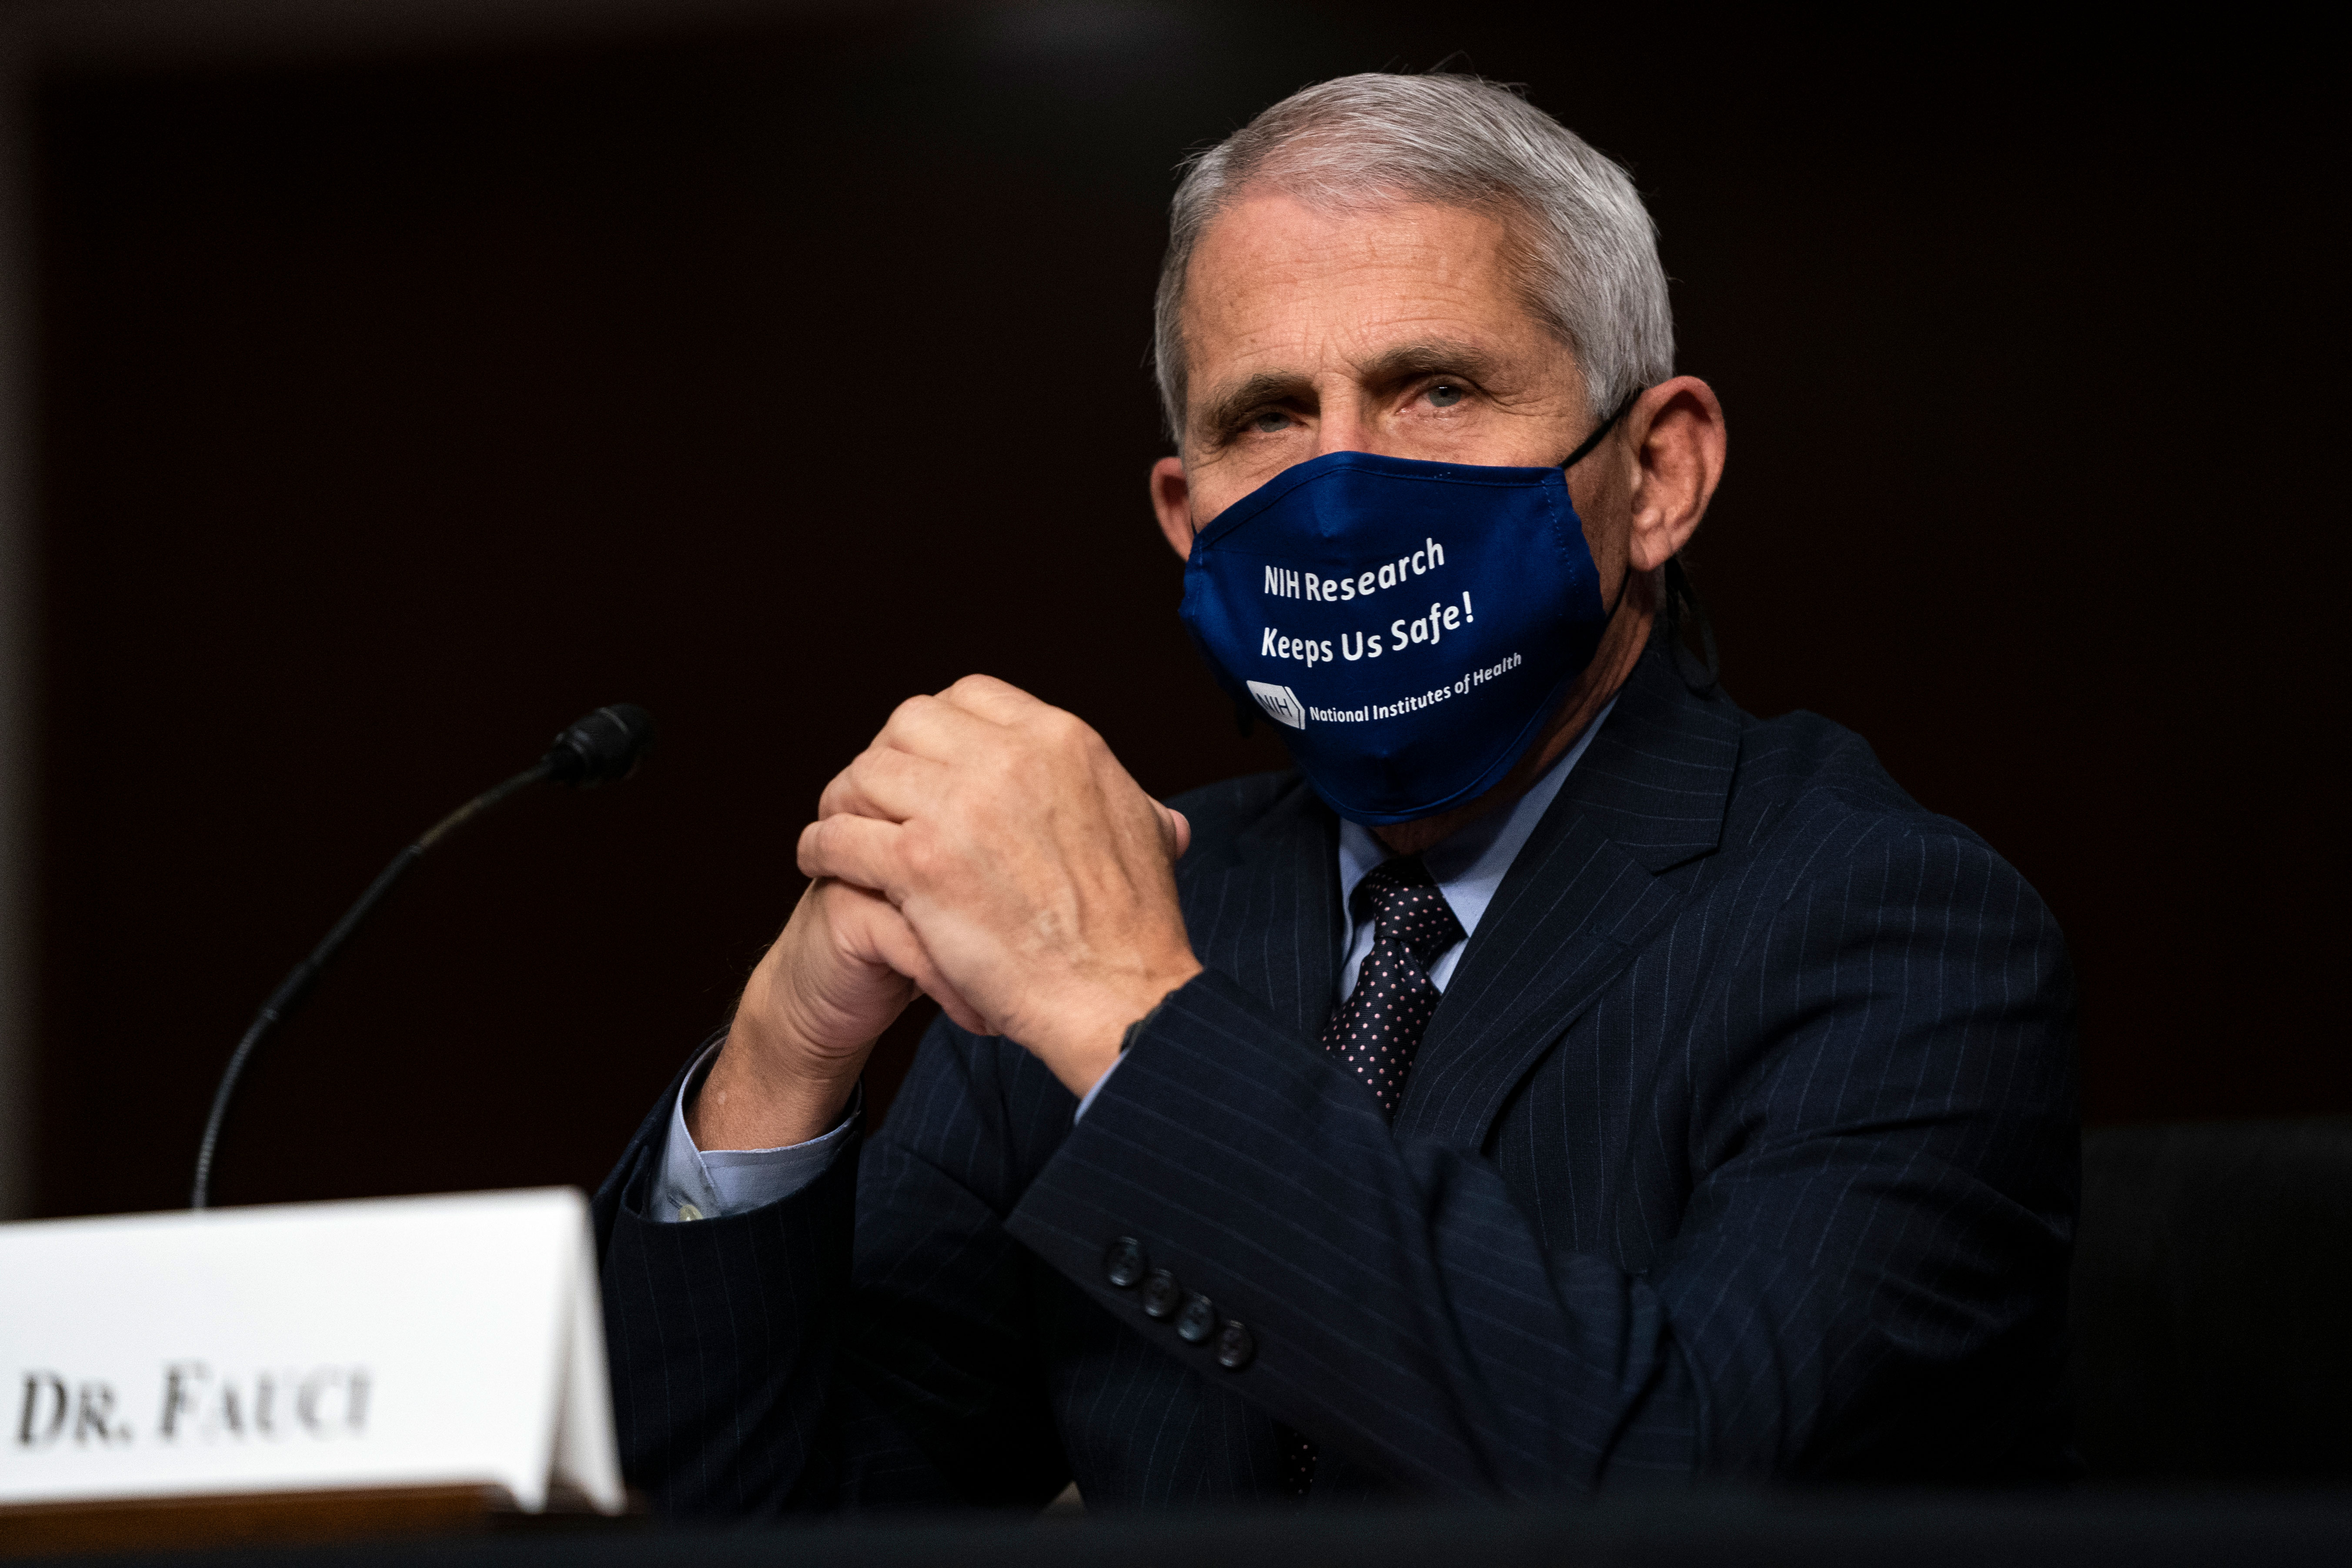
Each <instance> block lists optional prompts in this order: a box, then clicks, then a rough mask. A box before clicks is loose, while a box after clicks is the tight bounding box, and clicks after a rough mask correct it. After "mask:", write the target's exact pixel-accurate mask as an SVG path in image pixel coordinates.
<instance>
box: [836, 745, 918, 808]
mask: <svg viewBox="0 0 2352 1568" xmlns="http://www.w3.org/2000/svg"><path fill="white" fill-rule="evenodd" d="M946 776H947V769H946V768H945V767H943V766H941V765H940V763H935V762H932V761H930V760H929V759H928V758H925V757H919V756H916V755H915V754H914V753H913V752H901V751H898V750H897V749H895V748H891V747H884V748H882V749H880V750H877V751H866V752H859V753H858V754H857V757H856V760H855V761H854V762H852V763H850V764H849V765H848V766H847V767H845V768H844V769H842V770H841V772H839V773H835V774H834V775H833V782H832V783H831V784H826V785H825V786H824V794H823V795H819V796H818V797H817V803H816V814H817V816H818V817H819V818H820V819H822V818H824V817H828V816H841V815H842V814H843V813H845V812H846V813H849V814H850V815H852V816H871V817H874V818H876V819H877V820H878V821H882V822H904V821H906V820H907V818H908V817H910V816H914V815H915V813H916V811H917V809H918V808H919V807H920V806H921V805H922V804H923V803H924V802H926V801H929V800H931V799H933V798H935V797H936V795H938V793H939V791H940V787H941V786H942V784H944V783H945V780H946Z"/></svg>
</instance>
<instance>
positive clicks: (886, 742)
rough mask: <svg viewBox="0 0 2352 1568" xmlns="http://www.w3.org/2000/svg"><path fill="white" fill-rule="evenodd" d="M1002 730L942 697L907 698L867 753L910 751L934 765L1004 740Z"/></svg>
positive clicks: (951, 760)
mask: <svg viewBox="0 0 2352 1568" xmlns="http://www.w3.org/2000/svg"><path fill="white" fill-rule="evenodd" d="M1003 734H1004V727H1003V725H1001V724H998V723H995V722H993V721H990V720H987V719H983V718H982V717H981V716H980V715H979V714H977V713H974V712H971V710H968V709H963V708H959V707H957V706H956V705H955V704H954V703H952V702H950V701H949V700H947V699H946V698H944V697H909V698H908V699H907V700H905V701H904V702H901V703H899V704H898V707H897V708H896V709H894V710H891V714H890V721H889V722H888V723H887V724H885V725H883V726H882V732H881V733H880V734H878V735H877V736H875V737H874V744H873V746H872V747H870V748H869V750H875V751H898V752H909V753H911V754H912V755H915V756H918V757H922V758H924V759H926V760H927V761H929V762H934V763H953V762H958V761H961V760H963V759H966V758H969V757H971V756H972V755H973V754H974V753H975V752H977V751H978V750H979V749H980V748H981V747H982V746H986V745H990V744H992V743H994V742H997V741H999V740H1001V739H1003Z"/></svg>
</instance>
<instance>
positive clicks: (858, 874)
mask: <svg viewBox="0 0 2352 1568" xmlns="http://www.w3.org/2000/svg"><path fill="white" fill-rule="evenodd" d="M906 831H907V830H906V829H905V828H904V827H901V826H898V824H897V823H895V822H877V821H876V820H875V819H874V818H873V817H870V816H848V815H843V816H828V817H825V818H824V819H823V820H822V821H818V822H812V823H810V824H809V825H808V826H806V827H803V828H802V829H801V842H800V853H799V859H800V868H801V875H803V877H838V878H839V879H841V880H843V881H845V882H852V883H855V884H856V885H857V886H858V887H861V888H871V889H874V890H875V891H877V892H878V893H880V894H881V895H882V896H883V897H885V898H887V899H888V900H890V901H891V902H892V903H894V904H895V903H898V902H899V901H900V900H903V899H904V898H905V897H906V890H907V889H906V880H907V879H906V868H905V865H904V863H903V857H902V856H901V855H900V853H899V843H900V840H901V838H902V837H904V836H905V834H906Z"/></svg>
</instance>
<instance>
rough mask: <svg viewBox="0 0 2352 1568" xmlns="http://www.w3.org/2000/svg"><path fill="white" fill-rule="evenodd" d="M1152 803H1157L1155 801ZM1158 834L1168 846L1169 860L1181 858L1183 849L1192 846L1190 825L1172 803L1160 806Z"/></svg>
mask: <svg viewBox="0 0 2352 1568" xmlns="http://www.w3.org/2000/svg"><path fill="white" fill-rule="evenodd" d="M1152 804H1153V805H1159V803H1158V802H1157V801H1155V802H1153V803H1152ZM1160 837H1161V838H1162V839H1163V840H1164V841H1165V842H1166V844H1167V846H1168V858H1170V859H1171V860H1181V859H1182V858H1184V851H1185V850H1187V849H1190V848H1191V847H1192V824H1191V823H1190V822H1188V821H1186V820H1185V818H1184V814H1183V813H1182V812H1181V811H1179V810H1177V809H1176V808H1175V807H1174V806H1172V805H1162V806H1160Z"/></svg>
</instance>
